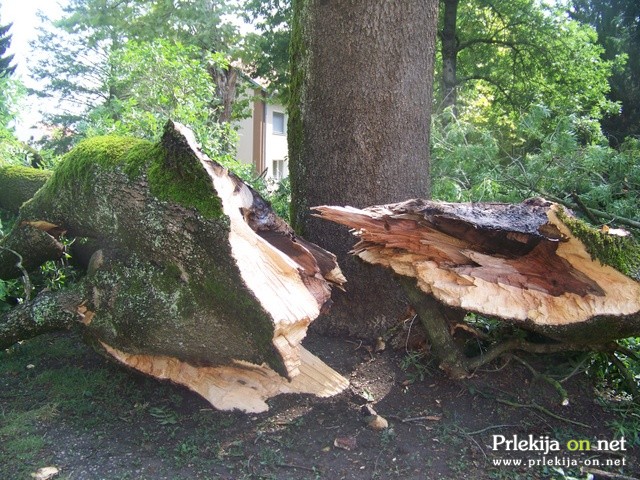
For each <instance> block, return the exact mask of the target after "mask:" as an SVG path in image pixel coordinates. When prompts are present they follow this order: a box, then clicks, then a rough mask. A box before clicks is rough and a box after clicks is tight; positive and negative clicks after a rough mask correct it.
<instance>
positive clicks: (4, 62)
mask: <svg viewBox="0 0 640 480" xmlns="http://www.w3.org/2000/svg"><path fill="white" fill-rule="evenodd" d="M11 26H12V24H9V25H0V78H2V77H8V76H10V75H12V74H13V72H15V70H16V67H15V65H11V62H12V61H13V55H6V53H7V50H8V48H9V47H10V46H11V35H10V34H9V30H10V29H11Z"/></svg>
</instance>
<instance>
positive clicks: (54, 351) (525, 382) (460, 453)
mask: <svg viewBox="0 0 640 480" xmlns="http://www.w3.org/2000/svg"><path fill="white" fill-rule="evenodd" d="M305 346H306V347H307V348H308V349H309V350H311V351H312V352H314V353H315V354H316V355H318V356H319V357H320V358H322V359H323V360H325V361H326V362H327V363H328V364H330V365H331V366H332V367H333V368H335V369H336V370H338V371H339V372H341V373H343V374H344V375H345V376H347V377H348V378H349V379H350V381H351V389H350V390H349V391H347V392H345V393H343V394H341V395H339V396H336V397H334V398H330V399H318V398H313V397H308V396H291V395H283V396H280V397H277V398H275V399H272V400H270V401H269V404H270V411H269V412H268V413H264V414H260V415H245V414H242V413H238V412H231V413H230V412H218V411H215V410H212V409H211V407H210V406H209V405H208V404H207V403H206V402H205V401H204V400H202V399H201V398H200V397H199V396H197V395H196V394H193V393H191V392H189V391H187V390H185V389H182V388H180V387H177V386H173V385H170V384H166V383H165V384H163V383H159V382H156V381H153V380H150V379H147V378H144V377H142V376H140V375H138V374H136V373H133V372H131V371H128V370H124V369H123V368H120V367H119V366H117V365H115V364H113V363H111V362H109V361H107V360H106V359H103V358H102V357H100V356H98V355H97V354H96V353H94V352H93V351H92V350H91V349H90V348H89V347H87V346H85V345H84V343H82V341H81V340H80V339H79V338H78V337H77V336H75V335H74V334H57V335H48V336H43V337H40V338H36V339H34V340H31V341H29V342H24V343H23V344H21V345H17V346H15V347H13V348H12V349H10V350H8V351H6V352H3V353H0V385H1V387H2V389H1V390H0V402H1V404H0V422H1V423H0V455H1V456H0V478H2V479H22V478H25V479H28V478H31V476H30V474H31V473H32V472H35V471H37V470H38V469H39V468H41V467H47V466H55V467H56V468H57V469H58V470H59V473H58V474H57V476H56V477H55V478H66V479H91V480H93V479H154V480H160V479H207V478H210V479H242V478H251V479H253V478H255V479H315V478H321V479H331V480H334V479H372V478H379V479H389V478H399V479H430V478H434V479H436V478H437V479H458V478H475V479H490V478H504V479H517V478H523V479H524V478H527V479H537V478H557V479H562V478H567V479H568V478H580V479H585V478H588V470H584V471H581V468H584V467H585V465H590V467H589V468H590V469H591V471H592V472H593V471H595V470H594V469H597V470H601V471H605V472H608V474H610V475H612V474H618V475H619V474H624V475H626V476H627V477H640V461H639V458H638V457H640V455H638V453H639V451H640V439H639V437H638V426H639V425H640V415H639V414H638V412H639V411H640V409H638V407H637V406H635V407H634V406H632V405H631V406H629V405H627V404H625V403H624V402H622V401H618V402H616V401H613V400H611V399H609V400H608V401H607V402H605V401H604V400H603V399H602V395H599V394H597V393H596V391H595V389H594V386H593V381H592V380H591V377H589V376H587V375H586V374H584V373H583V372H580V373H578V374H575V375H573V376H571V377H570V378H569V379H568V380H567V381H566V382H564V383H562V385H563V387H564V388H565V389H566V390H567V393H568V398H569V404H568V405H566V406H562V405H561V404H560V403H561V397H560V395H559V392H558V391H557V390H556V389H555V388H553V387H552V386H551V384H550V383H548V382H545V381H541V380H534V375H533V374H532V372H531V371H530V370H529V369H528V368H527V367H526V366H525V365H523V364H522V363H520V362H517V361H513V360H512V361H511V362H509V363H508V364H507V365H506V366H504V365H500V366H501V367H503V368H501V369H499V370H497V368H496V367H498V366H497V365H494V366H492V367H489V368H490V369H494V370H497V371H482V372H476V374H475V375H474V376H473V377H472V378H470V379H467V380H464V381H453V380H450V379H448V378H446V377H445V376H444V374H443V373H441V372H440V371H438V370H437V369H434V368H426V367H424V366H423V365H422V364H420V363H416V362H415V361H413V357H411V356H409V355H408V354H407V353H406V352H405V351H401V352H394V351H390V350H389V349H387V350H385V351H383V352H381V353H369V351H368V350H367V349H366V348H364V347H366V345H359V342H355V341H348V340H345V339H335V338H324V337H318V336H313V335H312V336H310V338H308V339H307V340H306V341H305ZM525 358H526V361H527V362H528V363H529V364H530V365H532V366H533V367H534V368H535V369H536V370H538V371H539V372H549V373H554V374H559V375H560V376H562V375H564V376H565V377H566V376H568V375H569V374H570V373H571V372H572V371H574V370H575V366H576V365H577V360H576V359H575V358H573V357H570V356H564V357H563V356H554V357H551V356H546V357H532V356H528V357H525ZM401 366H404V367H405V368H404V369H403V368H401ZM364 405H370V406H371V407H373V409H375V411H376V412H377V413H378V414H379V415H381V416H382V417H384V418H385V419H387V420H388V422H389V428H387V429H385V430H382V431H374V430H372V429H371V428H370V427H369V426H367V423H366V419H367V417H366V415H365V414H363V412H362V410H363V408H362V407H363V406H364ZM497 435H502V436H503V437H504V439H505V440H513V437H514V436H517V437H518V439H519V440H522V439H529V436H532V439H533V440H537V441H538V442H537V443H534V444H532V445H530V446H529V451H507V450H506V449H505V448H504V444H503V445H501V446H498V447H497V449H496V450H494V449H493V446H494V442H495V441H497V439H500V438H502V437H494V436H497ZM622 437H623V438H624V440H625V444H624V445H621V444H620V443H609V442H611V441H612V440H615V439H618V440H619V439H621V438H622ZM336 439H337V441H336ZM598 440H605V441H606V444H601V446H602V447H607V448H608V450H609V451H596V450H595V447H596V442H597V441H598ZM554 441H557V442H558V445H559V451H549V452H546V453H545V452H544V451H543V450H544V448H545V445H546V446H553V445H552V443H553V442H554ZM336 443H338V444H347V445H349V444H350V445H352V447H353V448H352V449H351V450H346V449H344V448H339V447H337V446H336V445H335V444H336ZM577 445H580V446H582V448H583V451H582V452H580V451H570V448H573V447H575V446H577ZM587 446H590V447H591V449H590V450H586V448H587ZM623 448H624V449H623ZM521 450H522V449H521ZM541 450H542V451H541ZM613 450H617V451H613ZM514 459H516V460H517V459H521V460H522V462H523V463H522V465H521V466H514V465H507V466H505V465H500V466H498V465H496V462H497V461H503V460H507V461H513V460H514ZM597 462H599V463H597ZM594 478H624V477H614V476H609V477H606V476H598V475H595V476H594Z"/></svg>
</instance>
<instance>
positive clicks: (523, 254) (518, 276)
mask: <svg viewBox="0 0 640 480" xmlns="http://www.w3.org/2000/svg"><path fill="white" fill-rule="evenodd" d="M316 211H317V212H318V214H319V216H320V217H321V218H324V219H327V220H331V221H333V222H337V223H340V224H342V225H346V226H348V227H350V228H352V229H353V230H352V232H353V234H354V235H355V236H357V237H358V238H359V241H358V243H357V244H356V245H355V247H354V248H353V252H352V253H353V254H354V255H356V256H358V257H359V258H361V259H362V260H364V261H365V262H368V263H372V264H376V265H382V266H384V267H387V268H390V269H392V270H393V271H394V272H396V273H397V274H399V275H402V276H404V277H409V278H412V279H414V280H412V281H408V280H405V281H404V284H405V287H406V289H407V291H408V294H409V296H410V297H411V299H412V301H413V303H414V304H417V303H420V302H422V301H424V300H421V295H424V294H428V295H431V296H433V297H434V298H436V299H437V300H438V301H439V302H442V303H443V304H444V305H447V306H450V307H454V308H458V309H462V310H464V311H467V312H477V313H480V314H482V315H486V316H490V317H496V318H499V319H502V320H504V321H508V322H512V323H514V324H516V325H518V326H520V327H522V328H524V329H527V330H530V331H533V332H537V333H539V334H542V335H544V336H546V337H548V338H550V339H553V340H554V341H556V342H561V345H563V346H562V347H560V348H565V349H567V348H576V349H582V348H587V347H589V346H594V345H604V344H607V343H608V342H612V341H614V340H616V339H621V338H626V337H630V336H638V335H640V314H639V312H640V284H639V283H638V275H639V272H640V247H639V246H638V245H637V243H636V242H635V241H634V240H633V239H632V238H631V237H630V236H629V235H628V234H627V232H623V231H619V230H614V229H608V228H603V229H602V230H596V229H594V228H590V227H589V226H587V225H586V224H585V223H583V222H581V221H579V220H577V219H575V218H573V217H572V216H571V215H570V213H569V212H567V211H565V210H564V209H563V207H561V206H560V205H557V204H554V203H551V202H547V201H545V200H543V199H539V198H536V199H530V200H527V201H525V202H523V203H521V204H518V205H511V204H501V203H471V204H464V203H460V204H456V203H445V202H432V201H426V200H409V201H406V202H403V203H397V204H392V205H381V206H373V207H369V208H365V209H355V208H351V207H335V206H322V207H317V208H316ZM416 290H417V291H418V292H420V293H416ZM416 307H418V306H416ZM430 308H431V307H425V308H423V309H422V310H423V312H425V311H426V310H429V309H430ZM416 309H417V310H418V311H420V309H419V308H416ZM431 310H432V308H431ZM421 316H422V318H423V322H424V323H425V327H426V329H427V330H428V332H427V334H428V335H429V331H431V333H432V334H433V332H435V331H441V330H442V328H441V327H439V326H437V325H436V324H434V323H433V321H432V320H426V321H425V317H427V316H429V315H427V314H426V313H424V314H423V315H421ZM430 316H431V317H433V315H430ZM430 340H431V341H432V342H435V343H436V345H437V346H436V349H437V350H440V351H442V352H449V354H450V355H453V357H452V358H449V360H448V361H445V362H444V363H445V364H446V365H448V367H447V368H450V369H453V370H454V371H456V372H457V373H458V374H461V372H463V371H465V370H468V368H469V367H470V366H472V365H474V366H477V365H478V364H480V361H479V360H478V359H476V360H474V361H473V362H471V363H470V362H468V361H467V359H464V358H462V357H461V356H460V355H457V354H451V353H450V350H451V349H450V345H449V344H447V343H443V341H444V340H438V339H437V338H436V339H434V338H430ZM447 341H448V340H447ZM516 344H517V345H516ZM558 345H559V344H558ZM558 345H556V346H555V347H552V348H550V349H549V350H557V349H558ZM512 346H517V348H525V345H524V343H523V342H512ZM535 348H537V350H543V349H542V348H540V347H535ZM502 351H504V350H502ZM443 355H444V354H441V355H440V360H441V361H443V358H442V357H443ZM484 358H485V359H491V358H495V356H494V355H485V356H484Z"/></svg>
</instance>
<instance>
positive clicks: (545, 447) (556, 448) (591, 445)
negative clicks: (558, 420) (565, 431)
mask: <svg viewBox="0 0 640 480" xmlns="http://www.w3.org/2000/svg"><path fill="white" fill-rule="evenodd" d="M492 437H493V445H492V450H494V451H499V450H501V451H505V452H537V453H540V454H542V455H547V454H549V453H551V452H584V451H599V452H625V451H626V450H627V444H626V441H625V438H624V437H621V438H620V439H617V440H604V439H600V440H593V441H592V440H588V439H571V440H568V441H567V442H566V443H564V444H561V443H560V442H559V441H558V440H555V439H553V438H551V437H549V436H548V435H539V436H537V437H536V436H534V435H528V436H526V437H524V438H521V437H519V436H518V435H512V436H511V437H510V438H507V437H506V436H505V435H493V436H492Z"/></svg>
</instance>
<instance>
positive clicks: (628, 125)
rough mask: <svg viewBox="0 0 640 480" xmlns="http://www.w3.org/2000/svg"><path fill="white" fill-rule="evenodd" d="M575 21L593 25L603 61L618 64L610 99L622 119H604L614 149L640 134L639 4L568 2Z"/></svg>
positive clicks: (632, 1) (626, 1) (597, 0)
mask: <svg viewBox="0 0 640 480" xmlns="http://www.w3.org/2000/svg"><path fill="white" fill-rule="evenodd" d="M564 3H565V5H566V10H567V11H568V12H569V15H570V16H571V17H572V18H575V19H576V20H579V21H581V22H583V23H586V24H588V25H591V26H593V27H594V28H595V30H596V32H597V34H598V43H599V44H600V45H601V46H602V47H603V48H604V53H603V57H604V58H605V59H607V60H608V61H612V62H615V63H616V68H615V69H614V71H613V75H612V76H611V77H610V78H609V84H610V86H611V90H610V92H609V94H608V98H609V99H610V100H612V101H614V102H619V103H620V104H621V106H622V109H621V112H620V115H619V116H611V117H606V118H604V119H603V128H604V130H605V131H606V132H607V135H608V137H609V139H610V141H611V143H612V145H615V146H617V145H619V144H620V142H622V140H623V139H624V138H626V137H628V136H632V135H633V136H637V135H639V134H640V108H639V107H638V106H639V105H640V57H639V56H638V54H637V52H638V50H639V49H640V22H638V18H640V4H639V3H638V2H637V1H636V0H566V1H565V2H564Z"/></svg>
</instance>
